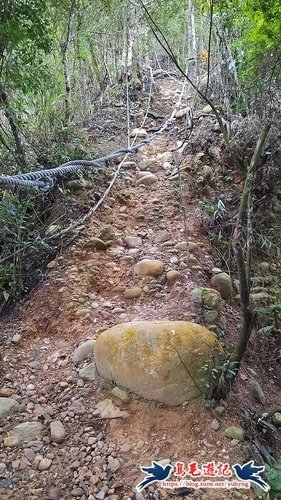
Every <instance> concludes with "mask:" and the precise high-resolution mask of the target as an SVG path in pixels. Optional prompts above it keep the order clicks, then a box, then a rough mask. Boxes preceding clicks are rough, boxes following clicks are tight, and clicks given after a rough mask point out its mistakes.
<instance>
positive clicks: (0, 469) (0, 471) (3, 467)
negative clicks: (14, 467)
mask: <svg viewBox="0 0 281 500" xmlns="http://www.w3.org/2000/svg"><path fill="white" fill-rule="evenodd" d="M6 468H7V466H6V464H4V462H1V463H0V475H1V474H3V472H4V471H5V470H6Z"/></svg>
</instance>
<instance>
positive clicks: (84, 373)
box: [79, 363, 96, 381]
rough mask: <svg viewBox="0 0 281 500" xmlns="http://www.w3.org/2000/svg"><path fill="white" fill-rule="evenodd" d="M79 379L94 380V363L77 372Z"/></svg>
mask: <svg viewBox="0 0 281 500" xmlns="http://www.w3.org/2000/svg"><path fill="white" fill-rule="evenodd" d="M79 377H80V378H81V379H82V380H85V381H88V380H95V379H96V365H95V363H90V364H89V365H87V366H84V367H83V368H81V370H79Z"/></svg>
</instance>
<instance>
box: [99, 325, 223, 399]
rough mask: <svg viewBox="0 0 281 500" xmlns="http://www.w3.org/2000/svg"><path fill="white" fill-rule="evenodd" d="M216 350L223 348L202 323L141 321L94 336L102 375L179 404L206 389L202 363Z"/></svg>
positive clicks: (145, 396)
mask: <svg viewBox="0 0 281 500" xmlns="http://www.w3.org/2000/svg"><path fill="white" fill-rule="evenodd" d="M213 350H219V351H221V350H222V347H221V345H220V343H219V342H218V341H217V339H216V337H215V335H214V334H213V333H212V332H210V331H209V330H207V329H206V328H204V327H202V326H200V325H196V324H194V323H188V322H185V321H163V322H161V321H159V322H156V321H155V322H154V321H142V322H136V323H124V324H121V325H117V326H114V327H112V328H110V329H109V330H106V331H105V332H103V333H102V334H101V335H100V336H99V337H98V339H97V340H96V344H95V360H96V366H97V370H98V372H99V374H100V375H101V377H103V378H105V379H110V380H113V381H114V382H115V383H116V384H118V385H120V386H122V387H126V388H127V389H129V390H130V391H132V392H135V393H137V394H138V395H140V396H143V397H144V398H146V399H148V400H155V401H159V402H161V403H165V404H167V405H169V406H176V405H180V404H182V403H183V401H188V400H190V399H193V398H195V397H197V396H200V395H201V396H203V395H204V394H205V382H204V374H203V372H202V368H203V366H205V365H206V363H208V362H209V360H210V357H211V355H212V351H213ZM186 367H188V371H187V368H186Z"/></svg>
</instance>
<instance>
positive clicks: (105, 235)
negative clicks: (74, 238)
mask: <svg viewBox="0 0 281 500" xmlns="http://www.w3.org/2000/svg"><path fill="white" fill-rule="evenodd" d="M95 237H96V238H98V239H100V240H102V241H104V242H106V243H108V242H110V241H112V240H113V239H114V237H115V229H114V227H113V226H111V224H106V225H105V226H102V227H101V228H100V229H99V230H98V232H97V234H96V235H95Z"/></svg>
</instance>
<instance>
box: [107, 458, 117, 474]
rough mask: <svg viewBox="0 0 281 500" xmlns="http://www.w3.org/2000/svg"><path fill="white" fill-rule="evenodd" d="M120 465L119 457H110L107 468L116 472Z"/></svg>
mask: <svg viewBox="0 0 281 500" xmlns="http://www.w3.org/2000/svg"><path fill="white" fill-rule="evenodd" d="M119 467H120V462H119V460H118V458H113V457H108V465H107V470H109V471H110V472H113V473H114V472H116V471H117V470H118V469H119Z"/></svg>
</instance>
